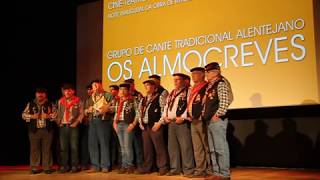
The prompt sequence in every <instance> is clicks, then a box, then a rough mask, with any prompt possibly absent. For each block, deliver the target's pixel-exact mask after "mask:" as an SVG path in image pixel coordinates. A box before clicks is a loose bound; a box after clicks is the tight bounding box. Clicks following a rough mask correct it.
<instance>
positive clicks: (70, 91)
mask: <svg viewBox="0 0 320 180" xmlns="http://www.w3.org/2000/svg"><path fill="white" fill-rule="evenodd" d="M63 94H64V96H65V97H66V98H71V97H73V95H74V90H73V89H65V90H63Z"/></svg>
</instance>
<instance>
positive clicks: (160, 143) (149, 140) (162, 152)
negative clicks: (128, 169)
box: [142, 126, 168, 171]
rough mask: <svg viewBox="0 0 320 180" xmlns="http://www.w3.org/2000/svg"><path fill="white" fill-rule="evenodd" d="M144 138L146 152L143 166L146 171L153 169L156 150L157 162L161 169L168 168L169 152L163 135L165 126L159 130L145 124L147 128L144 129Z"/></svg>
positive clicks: (144, 150)
mask: <svg viewBox="0 0 320 180" xmlns="http://www.w3.org/2000/svg"><path fill="white" fill-rule="evenodd" d="M142 138H143V152H144V160H145V161H144V164H143V168H144V169H145V170H146V171H152V166H153V164H154V158H155V156H154V154H155V153H154V151H155V152H156V162H157V166H158V168H159V170H160V171H163V170H166V169H168V154H167V148H166V145H165V142H164V137H163V128H162V127H161V128H160V129H159V130H158V131H156V132H154V131H152V127H149V126H145V130H144V131H142Z"/></svg>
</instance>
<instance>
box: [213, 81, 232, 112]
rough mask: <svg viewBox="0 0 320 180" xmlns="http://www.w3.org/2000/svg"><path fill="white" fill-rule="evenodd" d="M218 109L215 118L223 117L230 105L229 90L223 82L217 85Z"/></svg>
mask: <svg viewBox="0 0 320 180" xmlns="http://www.w3.org/2000/svg"><path fill="white" fill-rule="evenodd" d="M218 97H219V101H220V102H219V108H218V110H217V112H216V115H217V116H224V115H225V114H226V113H227V110H228V107H229V105H230V103H231V102H230V89H229V87H228V85H227V84H226V83H225V82H220V83H219V84H218Z"/></svg>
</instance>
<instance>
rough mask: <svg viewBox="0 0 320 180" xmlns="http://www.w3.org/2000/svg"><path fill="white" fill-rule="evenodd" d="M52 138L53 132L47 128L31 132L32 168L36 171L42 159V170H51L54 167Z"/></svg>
mask: <svg viewBox="0 0 320 180" xmlns="http://www.w3.org/2000/svg"><path fill="white" fill-rule="evenodd" d="M52 137H53V131H48V130H47V129H46V128H42V129H37V131H36V132H29V140H30V167H31V168H32V169H36V168H37V167H38V166H39V165H40V160H41V159H42V168H43V169H44V170H49V169H50V166H52V152H51V145H52Z"/></svg>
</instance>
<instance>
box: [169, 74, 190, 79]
mask: <svg viewBox="0 0 320 180" xmlns="http://www.w3.org/2000/svg"><path fill="white" fill-rule="evenodd" d="M172 76H179V77H182V78H183V79H188V78H190V77H189V76H188V75H186V74H183V73H174V74H173V75H172Z"/></svg>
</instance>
